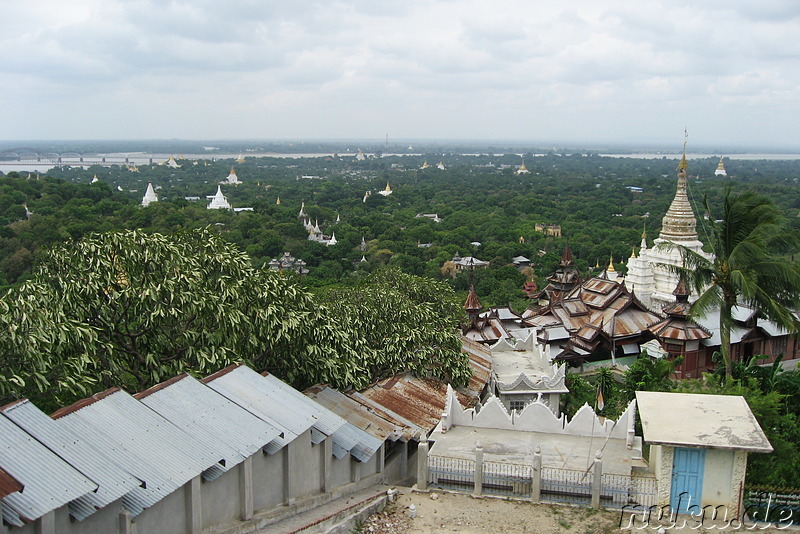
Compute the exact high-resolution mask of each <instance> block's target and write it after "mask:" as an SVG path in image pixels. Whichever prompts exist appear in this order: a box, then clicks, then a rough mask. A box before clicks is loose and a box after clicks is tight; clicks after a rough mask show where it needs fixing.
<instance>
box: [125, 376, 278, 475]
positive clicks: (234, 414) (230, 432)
mask: <svg viewBox="0 0 800 534" xmlns="http://www.w3.org/2000/svg"><path fill="white" fill-rule="evenodd" d="M135 397H136V398H137V399H139V401H141V402H142V403H143V404H145V405H146V406H149V407H150V408H152V409H153V410H154V411H156V412H157V413H158V414H160V415H161V416H163V417H164V418H166V419H167V420H169V421H170V422H171V423H173V424H174V425H175V426H177V427H179V428H181V429H183V430H184V431H185V432H186V433H187V434H190V435H191V436H192V437H193V439H196V440H198V441H200V442H203V443H204V444H206V445H207V446H208V448H209V449H213V448H216V449H217V450H218V451H219V452H220V453H221V454H223V459H224V460H225V464H224V467H223V469H224V470H226V471H227V470H229V469H232V468H233V467H234V466H236V465H238V464H239V463H241V462H243V461H244V460H245V459H246V458H248V457H249V456H251V455H252V454H254V453H255V452H257V451H258V450H260V449H261V448H263V447H264V446H265V445H266V444H267V443H269V442H271V441H272V440H274V439H275V438H277V437H278V436H279V435H280V433H281V431H280V430H279V429H278V428H276V427H274V426H272V425H270V424H269V423H267V422H266V421H264V420H263V419H259V418H258V417H256V416H255V415H253V414H252V413H250V412H249V411H247V410H246V409H244V408H242V407H241V406H239V405H237V404H235V403H233V402H231V401H230V400H228V399H227V398H225V397H224V396H222V395H221V394H219V393H217V392H216V391H214V390H213V389H211V388H209V387H208V386H206V385H205V384H202V383H201V382H200V381H198V380H196V379H194V378H192V377H191V376H188V375H181V376H180V377H176V379H173V380H171V381H169V383H168V384H165V385H164V386H163V387H160V386H155V387H153V388H151V389H150V390H147V391H144V392H142V393H139V394H138V395H135Z"/></svg>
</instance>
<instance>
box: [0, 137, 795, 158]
mask: <svg viewBox="0 0 800 534" xmlns="http://www.w3.org/2000/svg"><path fill="white" fill-rule="evenodd" d="M682 141H683V140H682V138H679V139H678V140H676V142H673V143H668V142H665V141H663V140H658V141H656V140H653V141H641V140H640V141H630V142H623V141H596V140H595V141H592V140H558V139H553V140H547V141H543V140H535V141H528V140H523V139H512V138H509V139H489V138H486V139H477V138H475V139H470V138H463V139H458V138H425V137H418V138H413V137H408V138H394V139H393V138H391V137H390V138H389V140H388V144H387V143H386V138H385V137H384V138H380V137H373V138H370V137H352V138H347V137H340V138H329V137H297V138H289V137H287V138H202V137H200V138H158V137H153V138H146V137H143V138H128V139H126V138H119V139H77V138H75V139H55V138H53V139H0V152H5V151H9V150H11V149H16V148H31V149H37V150H46V149H53V148H62V149H64V148H83V149H84V150H95V151H100V150H101V149H102V151H104V152H107V151H111V150H115V151H120V152H125V151H128V150H125V148H129V149H133V150H134V151H142V150H141V149H143V147H141V146H137V145H142V144H149V145H173V146H174V145H185V146H184V147H183V148H187V149H188V148H190V147H192V145H193V146H194V148H199V149H201V150H203V149H204V147H215V148H216V149H217V150H218V151H225V150H234V151H237V150H260V151H269V150H270V149H277V148H283V149H285V148H290V147H291V148H293V149H295V150H296V151H297V152H308V153H314V152H315V151H324V150H325V149H329V148H334V147H335V148H340V149H347V150H350V151H357V150H359V149H361V150H369V151H379V150H381V151H382V150H385V149H387V148H388V150H389V151H392V150H395V151H397V150H405V149H406V148H407V147H408V146H411V147H413V149H414V150H415V151H417V152H419V151H422V152H424V151H425V150H426V149H428V150H430V149H433V148H435V149H436V150H430V151H431V152H433V153H443V152H447V151H448V150H452V149H460V150H463V149H473V150H488V149H492V150H498V149H499V150H503V149H520V150H523V151H531V150H533V151H536V150H541V151H551V150H554V149H555V150H556V151H566V152H571V151H572V152H617V153H633V154H635V153H639V152H641V153H657V154H660V153H665V154H675V153H678V154H679V153H681V151H682V149H683V146H682ZM320 144H325V145H330V147H319V146H316V147H315V146H313V145H320ZM126 145H130V146H128V147H126ZM215 145H221V146H219V147H216V146H215ZM258 145H273V146H272V147H265V146H258ZM298 145H300V146H298ZM149 148H150V149H151V151H152V148H154V147H149ZM176 148H177V147H176ZM167 151H169V150H167ZM284 151H285V150H281V152H284ZM207 152H214V150H210V151H207ZM709 152H711V153H718V154H720V155H727V154H743V153H765V154H800V144H790V143H785V144H769V143H768V144H762V143H740V144H731V143H713V142H710V143H699V142H698V143H692V142H691V139H690V140H689V143H688V144H687V154H705V153H709Z"/></svg>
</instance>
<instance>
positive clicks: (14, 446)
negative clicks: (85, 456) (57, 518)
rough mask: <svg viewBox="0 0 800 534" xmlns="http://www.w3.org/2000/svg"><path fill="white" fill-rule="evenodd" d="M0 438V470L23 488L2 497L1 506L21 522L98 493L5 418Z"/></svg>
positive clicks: (91, 484)
mask: <svg viewBox="0 0 800 534" xmlns="http://www.w3.org/2000/svg"><path fill="white" fill-rule="evenodd" d="M0 436H2V440H0V468H2V469H3V470H4V471H5V472H6V473H8V474H9V475H11V476H12V477H14V478H15V479H16V480H17V481H19V482H21V483H22V484H23V485H24V486H25V490H24V491H21V492H15V493H11V494H9V495H6V496H5V497H3V502H4V503H5V504H6V505H8V506H9V507H10V508H11V509H12V510H13V511H14V512H16V513H17V514H18V515H19V516H21V517H22V518H24V519H27V520H31V521H33V520H35V519H38V518H40V517H42V516H43V515H45V514H46V513H48V512H50V511H52V510H55V509H56V508H60V507H62V506H64V505H65V504H67V503H69V502H70V501H73V500H75V499H78V498H79V497H81V496H83V495H86V494H87V493H89V492H92V491H94V490H96V489H97V484H95V483H94V482H92V481H91V480H89V479H88V478H86V477H85V476H84V475H83V474H82V473H81V472H79V471H78V470H77V469H75V468H74V467H72V466H71V465H69V464H68V463H67V462H65V461H64V460H63V459H62V458H60V457H58V456H57V455H56V454H54V453H53V452H52V451H51V450H50V449H48V448H47V447H45V446H44V445H42V444H41V443H39V442H38V441H37V440H36V439H35V438H34V437H33V436H31V435H30V434H28V433H27V432H25V431H24V430H23V429H21V428H20V427H18V426H17V425H16V424H15V423H14V422H13V421H11V420H10V419H8V418H6V417H0ZM9 516H10V519H11V520H13V519H14V518H13V514H9Z"/></svg>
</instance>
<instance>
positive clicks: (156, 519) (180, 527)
mask: <svg viewBox="0 0 800 534" xmlns="http://www.w3.org/2000/svg"><path fill="white" fill-rule="evenodd" d="M191 483H192V482H191V481H189V482H187V485H190V484H191ZM133 522H134V524H135V525H136V532H137V533H138V534H144V533H145V532H158V533H159V534H184V533H185V532H187V531H188V525H187V522H186V485H184V486H183V487H181V488H178V489H177V490H175V491H173V492H172V493H170V494H169V495H167V496H166V497H164V498H163V499H161V500H160V501H158V502H157V503H156V504H154V505H153V506H151V507H150V508H147V509H145V510H144V511H143V512H142V513H141V514H139V515H138V516H136V517H135V518H134V520H133ZM97 532H101V531H97ZM110 532H115V531H113V530H112V531H110Z"/></svg>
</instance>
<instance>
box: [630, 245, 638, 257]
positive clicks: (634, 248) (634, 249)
mask: <svg viewBox="0 0 800 534" xmlns="http://www.w3.org/2000/svg"><path fill="white" fill-rule="evenodd" d="M636 257H637V256H636V247H631V258H636Z"/></svg>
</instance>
